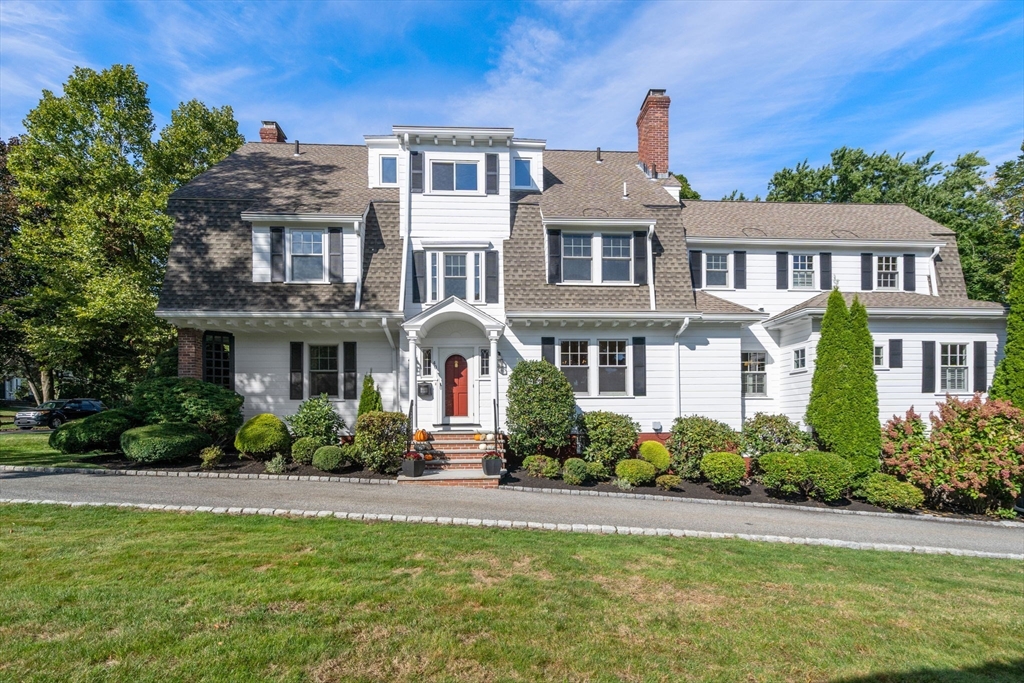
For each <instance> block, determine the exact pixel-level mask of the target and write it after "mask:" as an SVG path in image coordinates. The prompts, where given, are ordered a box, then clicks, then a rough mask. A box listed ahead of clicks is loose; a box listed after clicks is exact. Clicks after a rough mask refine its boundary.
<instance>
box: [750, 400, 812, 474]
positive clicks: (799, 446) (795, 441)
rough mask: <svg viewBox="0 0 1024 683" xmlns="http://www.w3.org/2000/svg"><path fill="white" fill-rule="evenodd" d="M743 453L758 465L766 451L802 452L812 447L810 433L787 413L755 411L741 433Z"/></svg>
mask: <svg viewBox="0 0 1024 683" xmlns="http://www.w3.org/2000/svg"><path fill="white" fill-rule="evenodd" d="M740 442H741V443H742V445H743V454H744V455H748V456H750V458H751V462H752V463H754V464H755V465H756V463H757V461H758V458H760V457H761V456H762V455H765V454H766V453H781V452H786V453H800V452H801V451H806V450H807V449H808V448H810V443H811V437H810V435H809V434H808V433H807V432H805V431H803V430H802V429H800V427H799V426H797V424H796V423H795V422H793V421H792V420H790V419H789V418H788V417H786V416H785V415H769V414H768V413H755V414H754V417H752V418H750V419H749V420H747V421H746V422H744V423H743V431H742V432H741V433H740Z"/></svg>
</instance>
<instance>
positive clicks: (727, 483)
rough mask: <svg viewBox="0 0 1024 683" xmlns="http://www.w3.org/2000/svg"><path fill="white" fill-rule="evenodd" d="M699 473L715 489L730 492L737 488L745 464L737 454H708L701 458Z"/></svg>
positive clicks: (742, 475) (744, 469) (744, 470)
mask: <svg viewBox="0 0 1024 683" xmlns="http://www.w3.org/2000/svg"><path fill="white" fill-rule="evenodd" d="M700 471H701V474H703V475H704V478H705V479H707V480H708V481H709V482H711V485H712V486H713V487H715V488H716V489H720V490H722V491H732V490H734V489H737V488H739V485H740V482H741V481H742V480H743V477H744V475H746V473H747V464H746V463H745V462H743V458H742V457H740V456H739V454H737V453H724V452H720V453H708V454H707V455H705V456H704V457H703V458H701V461H700Z"/></svg>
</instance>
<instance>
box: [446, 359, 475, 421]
mask: <svg viewBox="0 0 1024 683" xmlns="http://www.w3.org/2000/svg"><path fill="white" fill-rule="evenodd" d="M444 414H445V415H447V416H448V417H469V373H468V372H467V370H466V359H465V358H463V357H462V356H458V355H456V356H448V360H446V361H445V362H444Z"/></svg>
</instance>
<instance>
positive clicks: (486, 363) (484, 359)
mask: <svg viewBox="0 0 1024 683" xmlns="http://www.w3.org/2000/svg"><path fill="white" fill-rule="evenodd" d="M480 376H481V377H490V376H491V350H490V349H480Z"/></svg>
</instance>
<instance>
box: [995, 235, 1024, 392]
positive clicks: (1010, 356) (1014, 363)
mask: <svg viewBox="0 0 1024 683" xmlns="http://www.w3.org/2000/svg"><path fill="white" fill-rule="evenodd" d="M1009 302H1010V316H1009V317H1008V318H1007V320H1006V345H1005V346H1004V347H1003V353H1004V355H1003V360H1002V362H1001V363H999V367H997V368H996V376H995V378H994V379H993V380H992V390H991V391H990V392H989V393H990V394H991V395H992V396H993V397H994V398H1004V399H1008V400H1010V401H1012V402H1013V404H1014V405H1015V406H1018V407H1024V244H1022V245H1021V247H1020V249H1018V250H1017V260H1016V262H1015V263H1014V265H1013V280H1012V281H1011V283H1010V296H1009Z"/></svg>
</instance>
